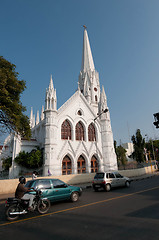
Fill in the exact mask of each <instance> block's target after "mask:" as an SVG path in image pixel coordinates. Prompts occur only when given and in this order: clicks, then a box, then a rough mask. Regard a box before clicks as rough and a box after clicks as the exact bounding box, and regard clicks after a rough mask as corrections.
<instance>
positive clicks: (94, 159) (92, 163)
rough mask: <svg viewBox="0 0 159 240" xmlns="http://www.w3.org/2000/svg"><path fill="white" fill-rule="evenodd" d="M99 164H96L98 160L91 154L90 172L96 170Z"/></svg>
mask: <svg viewBox="0 0 159 240" xmlns="http://www.w3.org/2000/svg"><path fill="white" fill-rule="evenodd" d="M98 169H99V165H98V160H97V158H96V157H95V156H94V155H93V157H92V159H91V173H95V172H98Z"/></svg>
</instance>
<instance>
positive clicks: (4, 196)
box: [0, 172, 159, 204]
mask: <svg viewBox="0 0 159 240" xmlns="http://www.w3.org/2000/svg"><path fill="white" fill-rule="evenodd" d="M156 175H159V172H154V173H152V174H145V175H142V176H138V177H130V179H131V181H138V180H143V179H146V178H151V177H154V176H156ZM77 186H79V187H81V188H82V189H86V188H91V186H92V183H91V182H90V183H82V184H77ZM9 197H14V193H8V194H0V204H2V203H5V201H6V199H7V198H9Z"/></svg>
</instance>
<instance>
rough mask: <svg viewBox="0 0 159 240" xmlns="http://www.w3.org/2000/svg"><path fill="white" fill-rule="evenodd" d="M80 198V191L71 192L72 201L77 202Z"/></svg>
mask: <svg viewBox="0 0 159 240" xmlns="http://www.w3.org/2000/svg"><path fill="white" fill-rule="evenodd" d="M78 199H79V193H78V192H73V193H72V194H71V201H72V202H77V201H78Z"/></svg>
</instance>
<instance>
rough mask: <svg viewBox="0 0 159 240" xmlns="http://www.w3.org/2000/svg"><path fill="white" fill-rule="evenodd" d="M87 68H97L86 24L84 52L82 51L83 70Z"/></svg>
mask: <svg viewBox="0 0 159 240" xmlns="http://www.w3.org/2000/svg"><path fill="white" fill-rule="evenodd" d="M86 70H91V71H93V70H95V67H94V62H93V57H92V52H91V47H90V43H89V39H88V34H87V30H86V27H85V26H84V34H83V52H82V65H81V71H84V72H85V71H86Z"/></svg>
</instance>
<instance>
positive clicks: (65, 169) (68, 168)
mask: <svg viewBox="0 0 159 240" xmlns="http://www.w3.org/2000/svg"><path fill="white" fill-rule="evenodd" d="M71 173H72V163H71V159H70V158H69V156H67V155H66V156H65V157H64V159H63V161H62V175H68V174H71Z"/></svg>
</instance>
